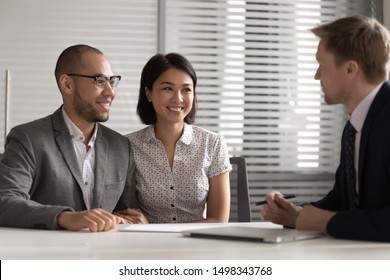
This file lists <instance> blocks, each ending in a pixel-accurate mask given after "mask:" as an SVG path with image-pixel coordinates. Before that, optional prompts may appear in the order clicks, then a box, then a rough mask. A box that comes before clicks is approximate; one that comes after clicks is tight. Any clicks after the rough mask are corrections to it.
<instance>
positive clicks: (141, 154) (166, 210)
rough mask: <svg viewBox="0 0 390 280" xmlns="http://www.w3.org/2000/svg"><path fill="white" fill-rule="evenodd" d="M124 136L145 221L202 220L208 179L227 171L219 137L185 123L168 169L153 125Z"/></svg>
mask: <svg viewBox="0 0 390 280" xmlns="http://www.w3.org/2000/svg"><path fill="white" fill-rule="evenodd" d="M127 137H128V138H129V139H130V142H131V144H132V147H133V151H134V160H135V164H136V187H137V193H138V197H139V199H140V203H141V209H142V211H143V213H144V214H145V216H146V218H147V219H148V221H149V222H150V223H187V222H192V221H195V220H200V219H202V218H205V215H204V214H205V208H206V201H207V196H208V191H209V179H210V178H212V177H215V176H217V175H220V174H222V173H225V172H229V171H230V170H231V165H230V161H229V156H228V152H227V145H226V142H225V140H224V138H223V137H222V135H219V134H217V133H214V132H211V131H208V130H205V129H202V128H200V127H197V126H192V125H188V124H185V126H184V132H183V135H182V136H181V137H180V139H179V140H178V141H177V143H176V146H175V154H174V160H173V166H172V170H171V168H170V166H169V163H168V158H167V155H166V152H165V147H164V145H163V143H162V142H161V141H160V140H158V139H156V136H155V133H154V126H149V127H146V128H144V129H142V130H139V131H136V132H133V133H131V134H129V135H127Z"/></svg>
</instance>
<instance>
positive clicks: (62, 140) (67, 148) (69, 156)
mask: <svg viewBox="0 0 390 280" xmlns="http://www.w3.org/2000/svg"><path fill="white" fill-rule="evenodd" d="M53 131H54V135H55V141H56V143H57V146H58V149H59V150H60V151H61V153H62V156H63V158H64V159H65V162H66V165H67V166H68V167H69V170H70V171H71V173H72V175H73V177H74V179H75V180H76V182H77V183H78V185H79V188H80V190H81V192H82V193H83V199H84V204H85V206H86V208H87V209H89V206H88V203H86V201H85V198H84V197H85V195H86V194H84V189H83V178H82V174H81V170H80V167H79V166H78V160H77V157H76V154H75V152H74V148H73V144H72V137H71V136H70V134H69V130H68V128H67V127H66V124H65V121H64V118H63V116H62V107H61V108H60V109H58V110H57V111H56V112H54V114H53Z"/></svg>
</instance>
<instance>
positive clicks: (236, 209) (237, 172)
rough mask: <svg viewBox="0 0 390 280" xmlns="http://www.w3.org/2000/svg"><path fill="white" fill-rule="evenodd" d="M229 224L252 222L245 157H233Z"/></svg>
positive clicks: (231, 161)
mask: <svg viewBox="0 0 390 280" xmlns="http://www.w3.org/2000/svg"><path fill="white" fill-rule="evenodd" d="M230 164H231V165H232V167H233V170H232V171H231V172H230V218H229V222H251V221H252V217H251V207H250V203H249V186H248V176H247V171H246V161H245V158H244V157H231V158H230Z"/></svg>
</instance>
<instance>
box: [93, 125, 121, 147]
mask: <svg viewBox="0 0 390 280" xmlns="http://www.w3.org/2000/svg"><path fill="white" fill-rule="evenodd" d="M99 133H100V134H101V137H103V138H106V139H108V140H111V141H121V142H124V143H125V142H128V139H127V137H125V136H124V135H122V134H120V133H119V132H117V131H115V130H113V129H112V128H109V127H107V126H105V125H103V124H101V123H99V130H98V134H99Z"/></svg>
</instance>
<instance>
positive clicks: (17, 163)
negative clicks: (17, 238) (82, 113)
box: [0, 108, 139, 229]
mask: <svg viewBox="0 0 390 280" xmlns="http://www.w3.org/2000/svg"><path fill="white" fill-rule="evenodd" d="M98 125H99V128H98V133H97V136H96V142H95V149H96V150H95V158H96V164H95V185H94V188H93V201H92V208H102V209H105V210H107V211H109V212H112V211H116V210H121V209H125V208H129V207H130V208H139V204H138V199H137V196H136V189H135V176H134V170H135V165H134V159H133V156H132V150H131V147H130V142H129V141H128V139H127V138H126V137H124V136H122V135H120V134H119V133H117V132H115V131H113V130H111V129H109V128H107V127H105V126H103V125H101V124H98ZM83 191H84V189H83V180H82V174H81V171H80V169H79V167H78V163H77V158H76V155H75V152H74V149H73V144H72V140H71V135H70V134H69V130H68V128H67V126H66V124H65V122H64V119H63V116H62V111H61V108H59V109H58V110H57V111H56V112H54V114H53V115H50V116H47V117H45V118H42V119H39V120H36V121H33V122H30V123H26V124H22V125H19V126H16V127H14V128H13V129H12V130H11V131H10V133H9V134H8V136H7V139H6V144H5V152H4V155H3V158H2V159H1V161H0V226H9V227H26V228H42V229H57V228H58V227H57V223H56V216H57V215H58V214H59V213H60V212H62V211H64V210H70V211H81V210H87V209H88V206H87V204H86V202H85V201H84V194H83Z"/></svg>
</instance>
